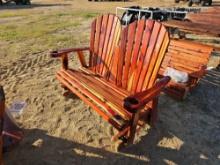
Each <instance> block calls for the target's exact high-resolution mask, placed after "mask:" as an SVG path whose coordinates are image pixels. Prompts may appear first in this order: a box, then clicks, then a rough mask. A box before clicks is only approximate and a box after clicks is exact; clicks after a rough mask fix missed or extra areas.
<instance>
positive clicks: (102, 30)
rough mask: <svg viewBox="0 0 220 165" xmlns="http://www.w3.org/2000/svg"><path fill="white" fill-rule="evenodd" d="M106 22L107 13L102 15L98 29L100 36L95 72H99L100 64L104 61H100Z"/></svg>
mask: <svg viewBox="0 0 220 165" xmlns="http://www.w3.org/2000/svg"><path fill="white" fill-rule="evenodd" d="M107 24H108V15H104V16H103V17H102V23H101V29H100V38H99V44H98V59H97V65H96V72H97V73H100V66H101V64H102V63H104V61H102V54H103V47H104V42H105V38H106V31H107Z"/></svg>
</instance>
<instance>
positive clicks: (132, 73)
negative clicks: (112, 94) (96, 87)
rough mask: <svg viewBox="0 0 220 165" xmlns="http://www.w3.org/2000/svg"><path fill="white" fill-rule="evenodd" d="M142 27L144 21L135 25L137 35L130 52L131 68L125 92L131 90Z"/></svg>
mask: <svg viewBox="0 0 220 165" xmlns="http://www.w3.org/2000/svg"><path fill="white" fill-rule="evenodd" d="M144 27H145V20H140V21H139V22H138V25H137V33H136V36H135V44H134V49H133V52H132V61H131V67H130V71H129V80H128V87H127V90H128V91H131V88H132V82H133V79H134V73H135V69H136V62H137V59H138V56H139V53H140V51H139V49H140V47H141V41H142V37H143V32H144Z"/></svg>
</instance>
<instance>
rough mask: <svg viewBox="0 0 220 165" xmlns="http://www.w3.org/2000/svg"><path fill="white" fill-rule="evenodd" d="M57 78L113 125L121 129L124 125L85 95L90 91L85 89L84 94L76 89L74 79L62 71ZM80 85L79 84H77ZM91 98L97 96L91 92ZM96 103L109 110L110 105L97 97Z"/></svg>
mask: <svg viewBox="0 0 220 165" xmlns="http://www.w3.org/2000/svg"><path fill="white" fill-rule="evenodd" d="M56 77H57V79H58V80H59V81H60V82H61V83H62V84H64V85H65V86H66V87H67V88H68V89H69V90H71V91H72V92H74V93H75V94H76V95H77V96H78V97H80V98H81V99H82V100H83V101H84V102H85V103H87V104H88V105H89V106H91V107H92V108H93V109H94V110H96V111H97V112H98V113H99V114H100V115H101V116H102V117H103V118H104V119H105V120H106V121H108V122H109V123H111V124H112V125H114V126H115V128H116V129H118V130H120V129H121V128H122V127H121V126H120V125H119V123H117V122H116V121H115V120H114V119H112V115H111V114H107V113H106V112H103V111H102V110H101V109H100V108H99V107H98V106H97V105H95V104H94V103H92V102H90V101H89V99H88V98H87V97H88V96H85V95H84V94H86V93H88V91H87V90H83V92H85V93H84V94H82V93H81V92H79V91H78V90H77V89H76V86H75V85H76V84H75V85H73V81H72V80H70V79H69V78H67V77H66V76H63V75H62V73H60V72H58V73H57V75H56ZM77 87H79V86H77ZM89 96H90V98H95V96H94V95H92V94H91V93H90V95H89ZM93 101H94V102H95V103H96V104H98V105H99V106H101V107H102V108H104V109H106V110H109V108H108V107H106V105H105V104H104V103H103V102H101V101H98V100H97V99H95V100H93Z"/></svg>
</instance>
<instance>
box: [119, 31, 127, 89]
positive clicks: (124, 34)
mask: <svg viewBox="0 0 220 165" xmlns="http://www.w3.org/2000/svg"><path fill="white" fill-rule="evenodd" d="M127 39H128V28H126V29H125V30H123V32H122V35H121V45H120V46H121V47H120V50H119V54H120V56H119V59H118V70H117V77H116V79H117V86H119V87H121V86H122V73H123V65H124V62H125V61H124V60H125V51H126V42H127Z"/></svg>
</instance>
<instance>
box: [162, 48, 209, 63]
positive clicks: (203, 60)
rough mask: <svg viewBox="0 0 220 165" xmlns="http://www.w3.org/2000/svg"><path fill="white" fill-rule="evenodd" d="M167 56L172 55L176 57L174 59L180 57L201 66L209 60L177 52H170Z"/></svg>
mask: <svg viewBox="0 0 220 165" xmlns="http://www.w3.org/2000/svg"><path fill="white" fill-rule="evenodd" d="M167 54H168V55H170V56H171V57H174V58H175V57H179V58H183V59H189V61H194V62H198V63H201V64H204V63H207V62H208V59H207V58H206V57H205V58H200V57H196V56H195V55H193V54H191V55H190V54H187V53H184V52H179V53H177V52H176V51H173V50H169V52H168V53H167ZM165 58H166V57H165Z"/></svg>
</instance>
